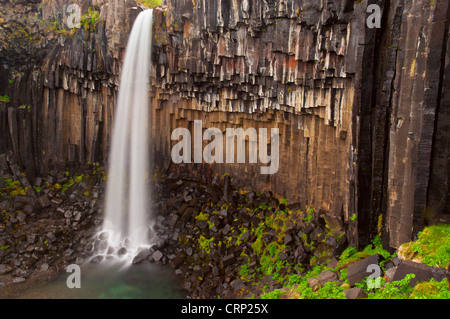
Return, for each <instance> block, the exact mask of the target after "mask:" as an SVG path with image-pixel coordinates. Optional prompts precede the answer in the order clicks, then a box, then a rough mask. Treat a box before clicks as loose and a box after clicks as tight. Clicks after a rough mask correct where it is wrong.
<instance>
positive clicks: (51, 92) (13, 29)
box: [0, 0, 141, 180]
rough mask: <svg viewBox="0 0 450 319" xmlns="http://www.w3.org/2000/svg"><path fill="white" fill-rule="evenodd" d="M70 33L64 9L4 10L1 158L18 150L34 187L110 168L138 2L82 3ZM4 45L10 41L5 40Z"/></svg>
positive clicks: (54, 5) (28, 6)
mask: <svg viewBox="0 0 450 319" xmlns="http://www.w3.org/2000/svg"><path fill="white" fill-rule="evenodd" d="M70 4H72V5H73V4H76V5H79V7H80V9H81V14H82V16H81V18H82V19H84V18H85V17H87V16H86V15H88V14H90V12H97V13H98V17H97V18H93V20H95V21H94V22H91V21H90V20H89V21H87V20H86V21H87V22H86V23H83V26H82V27H80V28H78V29H69V27H68V23H67V21H68V18H69V14H68V13H67V12H66V9H67V6H68V5H69V4H68V3H67V2H66V1H61V0H52V1H33V2H28V3H24V4H22V3H18V2H17V1H13V2H8V1H7V2H2V3H0V12H2V15H1V17H0V21H1V24H0V34H1V38H2V41H1V43H0V52H1V53H0V70H1V72H0V74H1V75H0V87H1V92H0V93H1V95H4V94H7V95H8V96H9V98H10V102H8V103H1V102H0V123H1V124H0V134H1V136H3V137H5V138H2V139H1V140H0V154H2V153H5V152H6V151H7V150H13V151H14V153H15V154H16V155H17V159H18V164H19V165H21V166H23V167H24V168H25V169H26V171H27V174H28V176H29V177H30V179H31V180H34V176H36V175H41V174H46V173H47V171H48V170H49V169H54V168H57V169H61V170H62V169H63V168H64V167H68V166H72V165H76V164H84V163H87V162H102V161H103V160H105V156H106V152H107V145H108V140H109V134H110V131H111V123H112V112H113V109H114V106H115V98H116V91H117V87H118V84H119V80H118V79H119V74H120V66H121V59H122V56H123V49H124V48H125V45H126V40H127V37H128V32H129V30H130V26H131V25H132V23H133V21H134V19H135V17H136V15H137V12H139V11H141V9H140V8H137V7H136V3H135V2H134V1H108V0H107V1H84V0H75V1H72V2H71V3H70ZM3 39H4V40H3Z"/></svg>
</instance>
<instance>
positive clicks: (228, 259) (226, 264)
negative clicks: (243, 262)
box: [222, 254, 236, 267]
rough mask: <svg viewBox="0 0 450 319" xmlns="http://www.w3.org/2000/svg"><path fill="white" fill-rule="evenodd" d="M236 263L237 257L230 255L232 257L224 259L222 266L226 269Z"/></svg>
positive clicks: (228, 256)
mask: <svg viewBox="0 0 450 319" xmlns="http://www.w3.org/2000/svg"><path fill="white" fill-rule="evenodd" d="M235 261H236V257H235V256H234V254H230V255H227V256H224V257H223V258H222V265H223V266H224V267H227V266H229V265H231V264H233V263H234V262H235Z"/></svg>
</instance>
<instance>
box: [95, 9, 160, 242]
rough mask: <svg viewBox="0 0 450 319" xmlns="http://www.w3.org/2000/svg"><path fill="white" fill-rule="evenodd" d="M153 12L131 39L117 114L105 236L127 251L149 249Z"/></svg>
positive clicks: (144, 14)
mask: <svg viewBox="0 0 450 319" xmlns="http://www.w3.org/2000/svg"><path fill="white" fill-rule="evenodd" d="M152 25H153V10H145V11H143V12H141V13H140V14H139V15H138V17H137V18H136V21H135V22H134V25H133V28H132V30H131V33H130V37H129V40H128V44H127V48H126V54H125V61H124V63H123V68H122V75H121V79H120V89H119V94H118V102H117V106H116V111H115V114H114V126H113V133H112V144H111V152H110V154H109V168H108V172H109V176H108V184H107V189H106V203H105V205H106V206H105V221H104V225H103V231H104V233H107V234H108V235H109V240H108V241H109V244H110V245H112V246H114V247H116V248H117V247H120V246H123V247H126V248H127V250H128V251H133V250H136V249H137V248H138V247H139V246H142V245H148V244H149V230H150V225H151V220H150V212H149V202H150V199H151V197H150V191H149V186H148V182H149V128H148V123H149V121H148V120H149V112H148V110H149V105H150V103H149V88H150V81H149V78H150V67H151V41H152Z"/></svg>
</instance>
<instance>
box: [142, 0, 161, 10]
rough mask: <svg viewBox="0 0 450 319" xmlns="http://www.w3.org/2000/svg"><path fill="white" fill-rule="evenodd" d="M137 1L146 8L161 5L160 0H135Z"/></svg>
mask: <svg viewBox="0 0 450 319" xmlns="http://www.w3.org/2000/svg"><path fill="white" fill-rule="evenodd" d="M137 3H139V4H141V5H143V6H144V7H146V8H150V9H152V8H154V7H156V6H159V5H161V3H162V0H137Z"/></svg>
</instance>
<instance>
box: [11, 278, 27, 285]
mask: <svg viewBox="0 0 450 319" xmlns="http://www.w3.org/2000/svg"><path fill="white" fill-rule="evenodd" d="M25 281H26V279H25V278H23V277H16V278H14V279H13V283H15V284H20V283H22V282H25Z"/></svg>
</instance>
